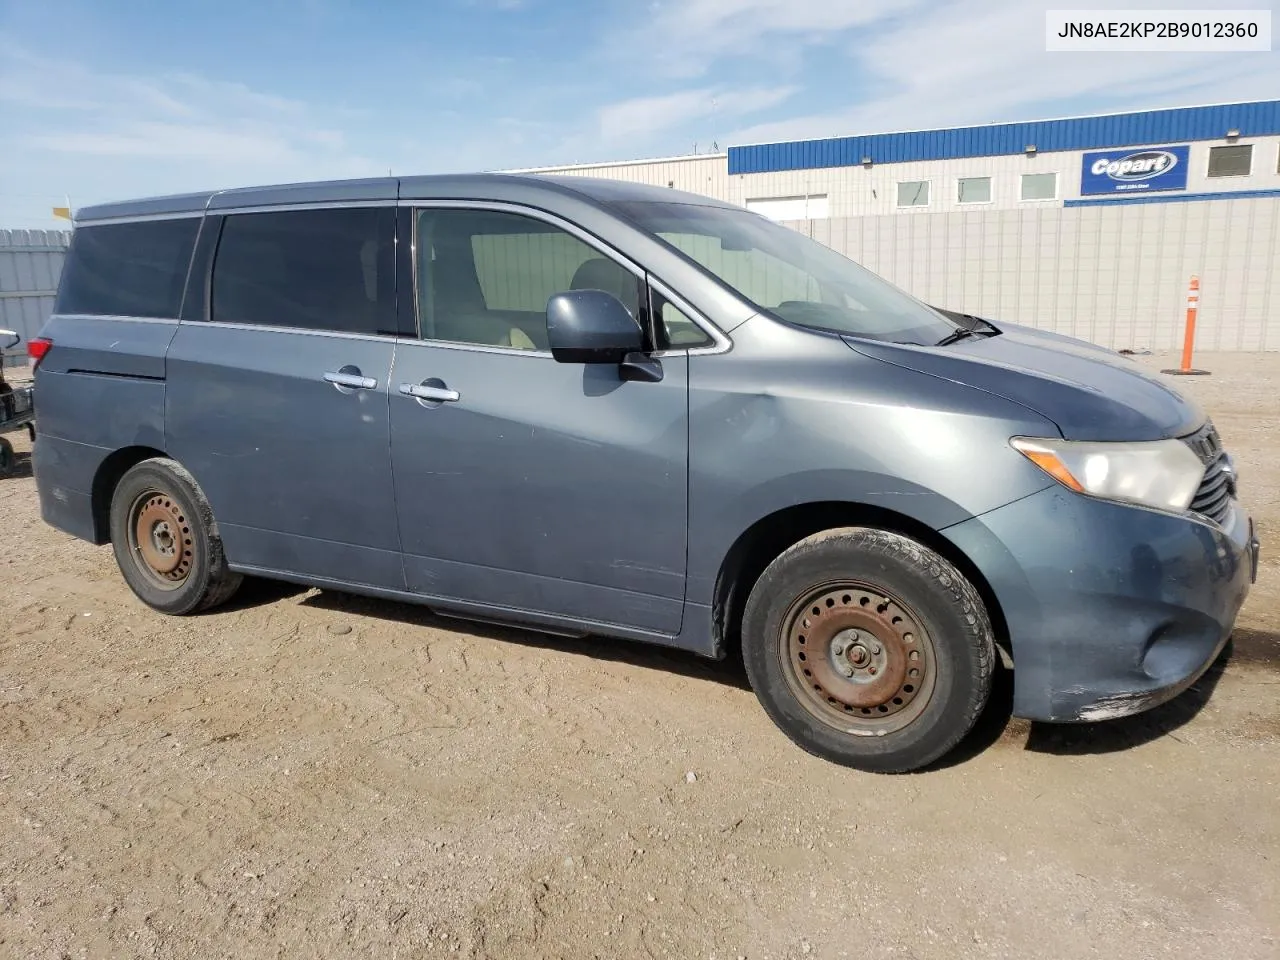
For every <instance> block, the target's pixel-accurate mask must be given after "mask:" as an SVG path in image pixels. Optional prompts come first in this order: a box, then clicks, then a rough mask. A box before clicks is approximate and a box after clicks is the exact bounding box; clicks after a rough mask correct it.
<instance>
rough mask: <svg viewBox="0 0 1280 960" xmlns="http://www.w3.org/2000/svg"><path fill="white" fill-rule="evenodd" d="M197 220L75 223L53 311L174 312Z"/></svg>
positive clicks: (162, 314)
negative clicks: (82, 224) (77, 224)
mask: <svg viewBox="0 0 1280 960" xmlns="http://www.w3.org/2000/svg"><path fill="white" fill-rule="evenodd" d="M199 226H200V218H199V217H184V218H181V219H177V220H146V221H139V222H136V223H105V224H98V225H94V224H87V225H85V226H81V227H77V228H76V230H75V232H74V233H73V234H72V236H71V247H70V250H69V251H68V253H67V261H66V266H64V267H63V270H62V278H61V282H60V284H59V286H58V301H57V306H56V308H55V309H56V312H58V313H64V314H66V313H86V314H93V315H97V316H115V317H165V318H176V317H177V316H178V311H179V310H180V309H181V308H182V290H183V287H184V286H185V285H186V282H187V268H188V267H189V266H190V264H191V251H192V249H193V248H194V247H195V243H196V231H197V230H198V229H199Z"/></svg>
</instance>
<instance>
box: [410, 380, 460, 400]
mask: <svg viewBox="0 0 1280 960" xmlns="http://www.w3.org/2000/svg"><path fill="white" fill-rule="evenodd" d="M400 392H401V393H403V394H404V395H405V396H406V397H414V398H416V399H418V400H435V401H437V402H440V401H444V402H446V403H453V402H454V401H455V400H457V399H458V391H457V390H450V389H449V388H448V387H427V386H424V385H422V384H421V383H402V384H400Z"/></svg>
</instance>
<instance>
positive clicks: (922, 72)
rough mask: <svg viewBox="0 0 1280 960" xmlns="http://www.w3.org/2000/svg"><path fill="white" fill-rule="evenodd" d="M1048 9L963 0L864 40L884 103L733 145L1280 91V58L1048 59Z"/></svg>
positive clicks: (860, 65) (858, 54) (870, 101)
mask: <svg viewBox="0 0 1280 960" xmlns="http://www.w3.org/2000/svg"><path fill="white" fill-rule="evenodd" d="M1048 6H1049V5H1048V4H1044V3H1041V4H1035V5H1032V4H1028V3H1026V2H1025V0H962V2H958V3H951V4H948V5H947V6H946V7H943V8H939V9H937V10H935V11H933V12H932V13H931V14H930V15H929V16H927V17H923V18H912V19H908V20H903V21H900V22H898V23H897V24H896V25H895V26H893V27H892V28H890V29H888V30H886V31H884V32H883V33H881V34H879V35H878V36H876V37H875V38H873V39H870V40H868V39H866V38H859V40H858V42H857V43H856V45H855V44H849V45H848V47H847V51H848V55H849V57H850V60H851V62H852V64H853V65H856V67H857V69H858V71H859V72H860V73H861V74H864V75H866V76H867V77H869V78H870V82H871V83H872V85H873V86H874V88H875V89H877V90H878V91H882V95H880V96H878V97H875V98H855V97H853V96H851V97H850V99H851V100H852V101H854V102H853V103H852V104H851V105H850V107H849V108H847V109H844V110H838V111H834V112H832V113H829V114H814V115H807V116H798V117H793V118H790V119H787V120H783V121H777V122H771V123H765V124H759V125H754V126H751V127H746V128H739V129H738V130H736V131H735V132H734V133H733V134H732V138H731V142H734V143H752V142H761V141H768V140H778V139H791V138H797V137H829V136H840V135H848V134H858V133H875V132H881V131H888V130H909V129H921V128H928V127H938V126H956V125H964V124H972V123H986V122H992V121H1001V120H1031V119H1039V118H1042V117H1044V116H1049V115H1061V113H1062V112H1064V111H1065V112H1068V113H1069V112H1072V111H1074V110H1076V109H1077V107H1076V106H1075V104H1076V103H1078V102H1079V101H1080V100H1085V101H1087V102H1092V103H1095V104H1098V106H1097V108H1096V112H1105V111H1113V110H1114V111H1123V110H1131V109H1146V108H1153V107H1166V106H1183V105H1186V104H1188V103H1211V102H1215V101H1224V100H1225V101H1229V100H1247V99H1258V98H1261V97H1263V96H1265V95H1266V93H1267V91H1270V90H1275V89H1280V58H1277V57H1275V56H1274V55H1267V54H1240V55H1231V56H1224V55H1222V54H1167V53H1163V54H1162V53H1152V54H1123V55H1116V54H1106V53H1048V52H1046V51H1045V49H1044V11H1045V9H1046V8H1047V7H1048ZM1059 104H1061V105H1064V106H1063V107H1061V108H1059V107H1058V106H1057V105H1059Z"/></svg>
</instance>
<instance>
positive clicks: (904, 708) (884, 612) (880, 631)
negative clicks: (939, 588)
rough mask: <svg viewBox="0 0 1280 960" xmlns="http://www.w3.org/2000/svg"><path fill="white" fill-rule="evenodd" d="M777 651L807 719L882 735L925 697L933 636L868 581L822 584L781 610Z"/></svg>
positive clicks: (914, 713) (929, 689)
mask: <svg viewBox="0 0 1280 960" xmlns="http://www.w3.org/2000/svg"><path fill="white" fill-rule="evenodd" d="M778 639H779V654H780V656H781V659H782V662H783V665H784V666H785V667H786V668H787V669H786V670H785V671H784V673H785V674H786V677H787V683H788V686H790V687H791V689H792V692H793V693H794V694H795V695H796V697H797V699H798V700H799V701H800V703H801V704H802V705H803V706H804V708H805V710H806V711H808V712H809V713H810V714H811V715H812V716H813V717H814V718H815V719H817V720H820V721H822V722H823V723H825V724H827V725H828V726H831V727H835V728H836V729H838V730H840V731H841V732H843V733H849V734H854V735H857V736H884V735H885V734H888V733H893V732H895V731H897V730H901V729H903V728H904V727H906V726H907V725H908V724H910V723H911V722H912V721H914V720H915V719H916V718H917V717H919V716H920V714H921V713H923V712H924V709H925V707H927V706H928V704H929V700H930V699H931V698H932V696H933V689H934V685H935V679H936V669H935V659H934V648H933V640H932V638H931V637H930V636H929V633H928V631H927V630H926V629H925V627H924V624H923V623H922V622H921V620H920V618H919V617H918V616H917V615H916V614H915V612H914V611H913V610H912V609H911V608H910V607H909V606H908V605H907V604H906V603H904V602H903V601H902V600H900V599H899V598H897V597H895V596H893V595H892V594H891V593H889V592H887V591H885V590H884V589H882V588H881V587H878V586H876V585H875V584H871V583H866V582H863V581H857V580H848V581H839V582H834V583H827V584H823V585H822V586H820V587H818V588H815V589H814V590H811V591H810V592H808V593H807V594H805V595H804V596H803V597H801V598H800V599H799V600H797V601H796V602H795V603H793V604H792V605H791V608H790V609H789V610H788V611H787V615H786V616H785V617H784V618H783V621H782V629H781V631H780V634H779V638H778Z"/></svg>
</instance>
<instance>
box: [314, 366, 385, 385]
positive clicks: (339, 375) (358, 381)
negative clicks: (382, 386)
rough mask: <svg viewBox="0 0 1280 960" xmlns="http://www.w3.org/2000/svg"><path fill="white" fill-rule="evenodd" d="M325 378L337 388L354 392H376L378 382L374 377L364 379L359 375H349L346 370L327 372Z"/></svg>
mask: <svg viewBox="0 0 1280 960" xmlns="http://www.w3.org/2000/svg"><path fill="white" fill-rule="evenodd" d="M324 378H325V380H326V381H327V382H329V383H332V384H333V385H334V386H336V387H348V388H350V389H352V390H374V389H376V388H377V386H378V381H377V380H375V379H373V377H362V376H361V375H360V374H358V373H347V372H346V371H345V370H337V371H334V370H326V371H325V374H324Z"/></svg>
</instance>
